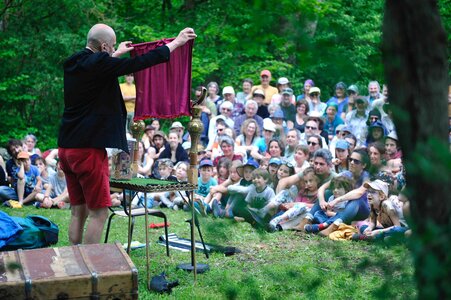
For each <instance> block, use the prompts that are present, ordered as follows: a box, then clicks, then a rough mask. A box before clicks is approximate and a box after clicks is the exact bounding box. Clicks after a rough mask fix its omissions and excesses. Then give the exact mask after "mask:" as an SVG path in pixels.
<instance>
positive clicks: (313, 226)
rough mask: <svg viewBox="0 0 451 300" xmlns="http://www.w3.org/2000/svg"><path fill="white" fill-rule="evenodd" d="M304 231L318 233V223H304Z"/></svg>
mask: <svg viewBox="0 0 451 300" xmlns="http://www.w3.org/2000/svg"><path fill="white" fill-rule="evenodd" d="M304 231H305V232H307V233H318V232H319V225H318V224H306V225H305V226H304Z"/></svg>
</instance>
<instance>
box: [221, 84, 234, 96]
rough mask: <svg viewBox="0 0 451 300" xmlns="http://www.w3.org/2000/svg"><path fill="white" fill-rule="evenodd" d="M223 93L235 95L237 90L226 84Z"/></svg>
mask: <svg viewBox="0 0 451 300" xmlns="http://www.w3.org/2000/svg"><path fill="white" fill-rule="evenodd" d="M222 94H223V95H225V94H233V95H235V90H234V89H233V87H231V86H225V87H224V88H223V89H222Z"/></svg>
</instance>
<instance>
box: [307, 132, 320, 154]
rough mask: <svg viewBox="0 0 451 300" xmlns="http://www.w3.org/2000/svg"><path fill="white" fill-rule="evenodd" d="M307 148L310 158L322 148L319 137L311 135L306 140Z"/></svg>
mask: <svg viewBox="0 0 451 300" xmlns="http://www.w3.org/2000/svg"><path fill="white" fill-rule="evenodd" d="M307 146H308V151H309V153H310V157H311V156H312V155H313V153H315V151H316V150H318V149H321V148H322V147H323V141H322V139H321V137H320V136H319V135H317V134H313V135H311V136H309V137H308V138H307Z"/></svg>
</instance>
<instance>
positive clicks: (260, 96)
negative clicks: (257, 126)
mask: <svg viewBox="0 0 451 300" xmlns="http://www.w3.org/2000/svg"><path fill="white" fill-rule="evenodd" d="M252 100H254V101H255V102H257V104H258V109H257V115H258V116H260V117H262V118H263V119H265V118H268V117H269V111H268V106H266V105H265V104H264V103H265V92H263V90H255V91H254V92H253V93H252Z"/></svg>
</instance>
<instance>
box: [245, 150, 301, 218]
mask: <svg viewBox="0 0 451 300" xmlns="http://www.w3.org/2000/svg"><path fill="white" fill-rule="evenodd" d="M294 173H295V168H294V165H293V164H292V163H291V162H289V161H287V160H284V159H283V160H281V164H280V166H279V169H278V170H277V182H279V180H281V179H282V178H286V177H289V176H291V175H294ZM276 188H277V186H275V189H276ZM297 194H298V187H297V186H296V185H292V186H291V187H290V188H289V189H283V190H281V191H280V192H278V193H277V195H276V196H275V197H274V198H273V199H270V201H269V203H268V204H267V205H266V206H265V207H263V208H262V209H259V210H258V211H257V210H253V212H254V213H255V214H257V215H258V217H260V218H261V219H263V220H265V219H266V218H268V221H269V218H270V217H272V216H273V215H274V214H275V213H276V212H277V210H278V208H279V206H280V205H281V204H283V203H290V202H293V201H294V198H295V197H296V195H297Z"/></svg>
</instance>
